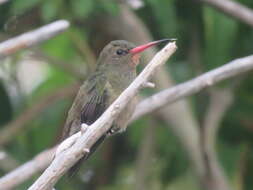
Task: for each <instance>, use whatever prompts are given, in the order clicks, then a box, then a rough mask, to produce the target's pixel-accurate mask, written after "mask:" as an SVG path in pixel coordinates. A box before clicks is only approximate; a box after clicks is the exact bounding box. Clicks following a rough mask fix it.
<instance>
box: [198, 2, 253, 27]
mask: <svg viewBox="0 0 253 190" xmlns="http://www.w3.org/2000/svg"><path fill="white" fill-rule="evenodd" d="M199 1H201V2H203V3H206V4H208V5H210V6H212V7H214V8H216V9H218V10H220V11H222V12H224V13H225V14H227V15H229V16H232V17H234V18H236V19H238V20H240V21H241V22H243V23H245V24H247V25H249V26H251V27H253V10H252V9H250V8H248V7H246V6H244V5H242V4H240V3H238V2H236V1H231V0H199Z"/></svg>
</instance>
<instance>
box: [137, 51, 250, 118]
mask: <svg viewBox="0 0 253 190" xmlns="http://www.w3.org/2000/svg"><path fill="white" fill-rule="evenodd" d="M252 69H253V55H251V56H248V57H244V58H240V59H235V60H233V61H231V62H229V63H227V64H226V65H224V66H222V67H219V68H217V69H214V70H212V71H209V72H207V73H205V74H203V75H201V76H199V77H196V78H194V79H192V80H189V81H187V82H184V83H182V84H179V85H177V86H175V87H172V88H169V89H166V90H163V91H161V92H159V93H157V94H155V95H153V96H151V97H149V98H147V99H145V100H143V101H142V102H141V103H139V104H138V105H137V108H136V111H135V113H134V115H133V118H132V120H135V119H137V118H139V117H141V116H143V115H146V114H148V113H151V112H153V111H155V110H157V109H159V108H162V107H164V106H165V105H167V104H169V103H172V102H175V101H177V100H179V99H182V98H184V97H186V96H189V95H192V94H194V93H197V92H199V91H200V90H202V89H203V88H206V87H209V86H212V85H214V84H216V83H218V82H220V81H222V80H225V79H228V78H231V77H234V76H236V75H239V74H241V73H244V72H247V71H250V70H252Z"/></svg>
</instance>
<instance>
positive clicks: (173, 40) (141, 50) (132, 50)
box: [130, 38, 177, 54]
mask: <svg viewBox="0 0 253 190" xmlns="http://www.w3.org/2000/svg"><path fill="white" fill-rule="evenodd" d="M176 40H177V39H176V38H171V39H163V40H158V41H154V42H149V43H147V44H144V45H140V46H137V47H135V48H133V49H131V50H130V53H132V54H136V53H140V52H143V51H144V50H146V49H148V48H149V47H152V46H155V45H158V44H160V43H164V42H175V41H176Z"/></svg>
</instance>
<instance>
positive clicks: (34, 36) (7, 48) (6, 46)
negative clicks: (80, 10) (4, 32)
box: [0, 20, 69, 59]
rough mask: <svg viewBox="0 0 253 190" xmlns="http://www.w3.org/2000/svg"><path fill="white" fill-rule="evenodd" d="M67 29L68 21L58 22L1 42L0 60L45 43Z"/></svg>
mask: <svg viewBox="0 0 253 190" xmlns="http://www.w3.org/2000/svg"><path fill="white" fill-rule="evenodd" d="M68 27H69V22H68V21H66V20H59V21H55V22H53V23H51V24H48V25H45V26H42V27H41V28H39V29H37V30H33V31H31V32H27V33H24V34H21V35H20V36H17V37H15V38H12V39H9V40H7V41H5V42H2V43H0V59H2V58H4V57H6V56H7V55H10V54H13V53H15V52H17V51H18V50H21V49H24V48H29V47H31V46H33V45H36V44H39V43H41V42H43V41H46V40H48V39H50V38H52V37H54V36H56V35H57V34H59V33H61V32H63V31H64V30H66V29H67V28H68Z"/></svg>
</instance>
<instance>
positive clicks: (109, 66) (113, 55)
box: [98, 39, 172, 72]
mask: <svg viewBox="0 0 253 190" xmlns="http://www.w3.org/2000/svg"><path fill="white" fill-rule="evenodd" d="M169 41H172V39H164V40H159V41H154V42H150V43H147V44H144V45H140V46H135V45H134V44H133V43H131V42H128V41H125V40H115V41H112V42H110V43H109V44H108V45H106V46H105V47H104V49H103V50H102V52H101V53H100V55H99V59H98V66H99V67H100V68H102V69H106V70H108V71H115V70H116V71H118V72H120V71H125V70H134V71H135V68H136V66H137V65H138V64H139V62H140V53H141V52H143V51H144V50H146V49H147V48H149V47H152V46H154V45H157V44H160V43H162V42H169Z"/></svg>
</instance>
